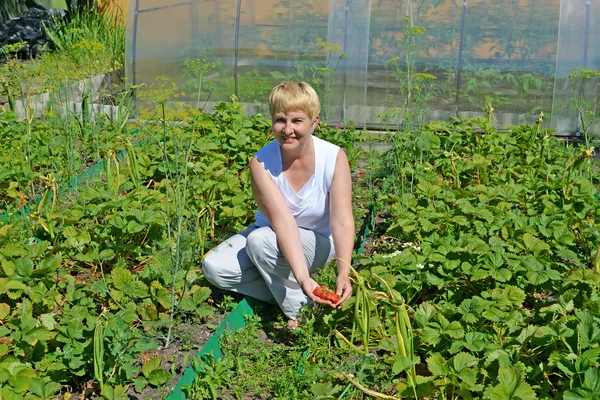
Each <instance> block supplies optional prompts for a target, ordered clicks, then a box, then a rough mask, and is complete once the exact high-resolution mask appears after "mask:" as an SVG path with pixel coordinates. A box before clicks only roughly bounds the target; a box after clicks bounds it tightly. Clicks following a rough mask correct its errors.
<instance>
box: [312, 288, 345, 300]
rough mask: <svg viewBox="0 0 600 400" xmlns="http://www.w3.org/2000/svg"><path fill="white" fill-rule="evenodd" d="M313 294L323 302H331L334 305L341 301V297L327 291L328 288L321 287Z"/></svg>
mask: <svg viewBox="0 0 600 400" xmlns="http://www.w3.org/2000/svg"><path fill="white" fill-rule="evenodd" d="M313 294H314V295H315V296H317V297H319V298H321V299H323V300H329V301H330V302H332V303H333V304H335V303H337V302H338V301H339V300H340V296H338V295H337V294H336V293H335V292H333V291H331V290H329V289H327V286H319V287H318V288H316V289H315V290H313Z"/></svg>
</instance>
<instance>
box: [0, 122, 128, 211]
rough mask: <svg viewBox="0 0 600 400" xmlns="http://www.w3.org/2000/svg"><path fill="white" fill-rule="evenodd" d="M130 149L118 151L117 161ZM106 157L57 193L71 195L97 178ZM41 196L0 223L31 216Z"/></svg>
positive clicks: (124, 157) (123, 157)
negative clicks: (33, 207)
mask: <svg viewBox="0 0 600 400" xmlns="http://www.w3.org/2000/svg"><path fill="white" fill-rule="evenodd" d="M137 132H138V131H137V130H134V131H133V133H134V134H135V133H137ZM132 147H136V146H132ZM130 148H131V147H129V146H128V147H126V148H124V149H122V150H119V151H118V152H117V159H118V160H119V161H124V160H125V159H126V158H127V152H128V150H129V149H130ZM106 162H107V161H106V157H104V158H102V159H100V160H99V161H96V162H95V163H94V164H92V165H91V166H90V167H88V168H86V169H84V170H83V171H81V172H80V173H79V174H77V175H76V176H75V177H73V178H71V179H70V180H69V181H67V182H66V183H63V184H62V185H61V186H60V187H59V188H58V193H63V192H66V193H71V192H73V191H75V190H77V188H79V186H81V185H82V184H84V183H87V182H89V181H91V180H92V179H94V178H96V177H97V176H99V175H100V174H101V173H102V172H103V171H104V170H105V169H106ZM42 197H43V196H39V197H36V198H35V199H33V200H31V202H30V203H28V205H27V207H25V208H23V210H22V211H20V212H18V213H17V214H16V215H14V216H12V217H9V216H8V215H6V214H3V215H0V222H4V221H7V220H9V219H22V218H25V217H27V216H28V215H29V214H31V210H32V207H31V206H32V205H35V204H38V203H39V202H40V201H41V200H42ZM48 198H49V199H52V193H50V194H49V197H48Z"/></svg>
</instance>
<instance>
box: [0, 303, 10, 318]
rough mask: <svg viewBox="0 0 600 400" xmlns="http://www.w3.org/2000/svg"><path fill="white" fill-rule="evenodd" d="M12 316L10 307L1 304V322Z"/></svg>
mask: <svg viewBox="0 0 600 400" xmlns="http://www.w3.org/2000/svg"><path fill="white" fill-rule="evenodd" d="M9 315H10V306H9V305H8V304H6V303H0V321H4V319H5V318H6V317H8V316H9Z"/></svg>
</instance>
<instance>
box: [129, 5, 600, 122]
mask: <svg viewBox="0 0 600 400" xmlns="http://www.w3.org/2000/svg"><path fill="white" fill-rule="evenodd" d="M127 29H128V33H127V35H128V47H127V65H126V73H127V77H128V78H129V79H131V81H132V82H133V83H134V84H139V83H142V82H150V81H152V80H154V78H155V77H156V76H158V75H164V76H168V77H170V78H173V79H174V80H175V81H176V82H178V83H180V84H181V85H182V87H189V86H190V85H192V86H194V85H195V83H194V82H196V81H197V80H198V79H199V78H200V77H201V79H202V82H203V83H202V89H201V90H202V93H197V94H198V95H197V96H196V93H194V92H195V90H189V91H188V93H189V97H188V98H187V100H188V101H190V102H192V103H194V102H199V103H200V106H202V107H209V108H210V107H211V105H212V104H214V102H218V101H223V100H227V99H229V96H230V95H231V94H235V95H236V96H237V97H238V98H239V100H240V101H241V102H243V103H244V104H248V105H252V106H254V107H256V108H253V109H256V110H261V111H262V110H264V107H262V108H261V106H264V102H265V100H264V99H265V98H266V95H267V93H268V91H269V89H270V88H271V87H272V86H273V84H274V83H275V82H278V81H281V80H284V79H292V80H305V81H307V82H313V83H317V86H318V87H319V89H320V93H321V94H322V95H323V97H324V99H325V102H324V103H325V107H324V110H325V119H326V120H327V121H328V122H330V123H339V122H341V121H343V120H351V121H354V122H356V123H358V124H360V125H361V126H362V125H364V124H366V125H367V126H373V127H383V126H386V125H387V126H394V125H395V124H396V123H397V120H398V119H399V118H400V119H402V116H401V114H402V112H403V111H402V110H403V109H404V108H405V107H407V108H409V109H412V110H413V111H412V112H411V113H412V114H414V115H422V116H423V117H424V118H425V119H427V120H435V119H447V118H448V117H449V116H475V115H481V113H483V112H484V111H485V108H486V106H487V105H488V104H491V105H492V106H493V108H494V109H495V111H496V117H497V118H498V120H499V121H500V122H501V123H505V124H516V123H523V122H530V121H531V120H532V119H534V118H535V116H537V115H538V114H539V113H540V111H543V112H544V113H545V114H546V115H547V116H548V117H549V118H547V122H546V124H549V126H551V127H552V128H556V129H557V131H559V132H566V133H568V132H571V133H574V132H577V131H578V130H581V126H579V125H580V123H579V122H578V120H577V116H576V115H573V113H572V112H571V111H569V107H568V105H570V104H571V100H572V98H573V85H575V86H577V85H578V84H580V82H573V81H574V80H576V79H575V78H573V79H571V81H570V80H569V76H570V74H571V73H573V71H574V69H576V68H584V69H598V67H600V47H599V46H597V43H598V41H599V40H600V3H599V2H598V1H594V0H592V1H585V0H563V1H559V0H552V1H536V0H514V1H513V0H511V1H508V2H498V1H491V0H468V1H462V2H461V1H459V0H445V1H444V0H433V1H430V0H418V1H402V0H377V1H365V0H331V1H329V2H327V1H299V0H298V1H294V0H279V1H277V0H265V1H256V0H240V1H234V0H198V1H179V0H153V1H130V2H129V12H128V22H127ZM194 60H197V61H201V62H203V63H204V65H205V68H204V69H203V70H202V74H199V72H198V66H196V70H195V71H194V69H193V68H191V64H190V62H192V61H194ZM186 63H187V64H186ZM186 65H188V67H186ZM585 86H586V91H585V96H586V97H589V98H596V99H597V97H598V85H597V77H596V79H588V80H586V82H585ZM394 109H395V110H396V111H397V112H394Z"/></svg>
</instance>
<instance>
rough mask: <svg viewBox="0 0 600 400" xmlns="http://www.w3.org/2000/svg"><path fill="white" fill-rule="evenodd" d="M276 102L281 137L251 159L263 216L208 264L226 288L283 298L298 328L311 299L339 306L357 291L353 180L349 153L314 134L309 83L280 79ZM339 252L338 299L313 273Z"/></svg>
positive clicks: (276, 130)
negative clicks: (320, 291) (324, 294)
mask: <svg viewBox="0 0 600 400" xmlns="http://www.w3.org/2000/svg"><path fill="white" fill-rule="evenodd" d="M269 108H270V111H271V117H272V121H273V136H274V138H275V140H274V141H273V142H271V143H269V144H267V145H266V146H265V147H263V148H262V149H261V150H259V151H258V152H257V153H256V154H255V156H254V157H253V158H252V160H251V161H250V173H251V176H252V193H253V195H254V199H255V200H256V203H257V204H258V208H259V211H258V212H257V213H256V223H254V224H252V225H251V226H250V227H248V229H246V230H245V231H244V232H242V233H240V234H238V235H235V236H233V237H231V238H229V239H228V240H226V241H225V242H223V243H221V244H220V245H219V246H217V247H216V248H215V249H213V250H211V251H210V252H209V253H208V254H207V256H206V258H205V259H204V262H203V264H202V269H203V271H204V274H205V276H206V278H207V279H208V280H209V281H210V282H211V283H212V284H214V285H215V286H217V287H219V288H221V289H226V290H231V291H234V292H237V293H242V294H245V295H248V296H251V297H254V298H257V299H259V300H263V301H266V302H270V303H277V304H278V305H279V307H280V308H281V310H282V311H283V313H284V314H285V315H286V316H287V317H288V318H289V321H288V327H290V328H295V327H296V326H298V320H297V317H298V314H299V312H300V310H301V308H302V306H303V305H304V304H307V303H308V302H309V301H312V302H315V303H321V304H326V305H329V306H332V307H339V306H340V305H341V304H342V303H343V302H344V301H346V299H348V297H350V296H351V295H352V285H351V283H350V279H349V273H350V261H351V256H352V248H353V244H354V219H353V216H352V190H351V189H352V182H351V179H350V167H349V164H348V159H347V157H346V154H345V153H344V152H343V151H340V148H339V147H338V146H336V145H334V144H331V143H329V142H327V141H324V140H322V139H319V138H316V137H314V136H312V133H313V132H314V130H315V128H316V127H317V125H318V123H319V112H320V109H321V107H320V103H319V97H318V95H317V93H316V92H315V90H314V89H313V88H312V87H311V86H310V85H308V84H307V83H304V82H299V83H298V82H284V83H281V84H279V85H277V86H275V88H273V90H272V92H271V95H270V96H269ZM334 256H335V258H336V260H337V265H338V278H337V287H336V293H337V294H338V295H339V296H340V298H339V300H338V301H337V303H335V304H334V303H332V302H331V301H329V300H324V299H321V298H319V297H317V296H315V295H314V294H313V291H314V290H315V289H316V288H317V287H318V286H319V284H318V283H317V282H315V281H314V280H313V279H312V278H311V277H310V273H312V272H314V271H316V270H318V269H319V268H322V267H323V266H325V265H326V264H327V263H328V262H329V261H330V260H331V259H332V258H333V257H334Z"/></svg>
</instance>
